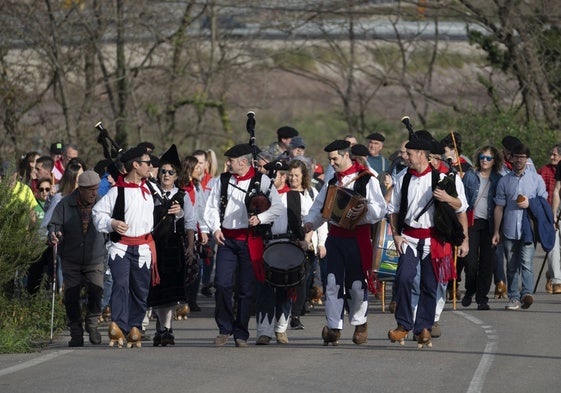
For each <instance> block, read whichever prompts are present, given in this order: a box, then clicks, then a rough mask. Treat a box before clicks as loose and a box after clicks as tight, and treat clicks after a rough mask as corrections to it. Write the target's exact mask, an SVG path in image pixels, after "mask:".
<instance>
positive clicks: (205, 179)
mask: <svg viewBox="0 0 561 393" xmlns="http://www.w3.org/2000/svg"><path fill="white" fill-rule="evenodd" d="M211 179H212V176H210V173H208V172H205V175H204V176H203V178H202V180H201V186H202V187H203V190H210V188H208V187H207V185H208V182H209V181H210V180H211Z"/></svg>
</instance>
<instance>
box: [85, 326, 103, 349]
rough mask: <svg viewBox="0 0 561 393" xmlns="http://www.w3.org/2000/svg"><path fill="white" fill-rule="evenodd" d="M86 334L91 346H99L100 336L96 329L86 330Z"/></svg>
mask: <svg viewBox="0 0 561 393" xmlns="http://www.w3.org/2000/svg"><path fill="white" fill-rule="evenodd" d="M88 334H89V335H90V343H92V344H93V345H99V344H101V334H100V333H99V332H98V331H97V327H90V328H88Z"/></svg>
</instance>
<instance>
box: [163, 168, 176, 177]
mask: <svg viewBox="0 0 561 393" xmlns="http://www.w3.org/2000/svg"><path fill="white" fill-rule="evenodd" d="M160 174H162V175H165V174H168V175H170V176H173V175H175V171H174V170H173V169H161V170H160Z"/></svg>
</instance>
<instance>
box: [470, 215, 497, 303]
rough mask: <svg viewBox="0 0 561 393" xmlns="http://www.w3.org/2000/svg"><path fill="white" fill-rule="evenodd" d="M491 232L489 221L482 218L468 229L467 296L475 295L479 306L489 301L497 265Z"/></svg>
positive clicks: (477, 219) (476, 220)
mask: <svg viewBox="0 0 561 393" xmlns="http://www.w3.org/2000/svg"><path fill="white" fill-rule="evenodd" d="M490 231H491V228H489V221H488V220H485V219H481V218H476V219H475V222H474V224H473V226H471V227H469V228H468V234H469V253H468V255H467V256H466V258H465V262H466V265H465V269H466V283H465V287H466V296H473V295H475V301H476V302H477V304H483V303H487V302H488V301H489V298H488V297H487V294H488V293H489V290H490V288H491V281H492V278H493V270H494V268H495V263H496V253H495V250H494V249H493V246H492V245H491V239H492V234H491V232H490Z"/></svg>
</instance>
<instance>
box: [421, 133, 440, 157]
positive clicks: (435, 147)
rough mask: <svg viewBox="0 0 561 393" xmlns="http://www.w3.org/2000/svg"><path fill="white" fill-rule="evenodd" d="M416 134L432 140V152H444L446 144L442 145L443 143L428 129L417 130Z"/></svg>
mask: <svg viewBox="0 0 561 393" xmlns="http://www.w3.org/2000/svg"><path fill="white" fill-rule="evenodd" d="M415 136H416V137H417V138H419V139H424V140H427V141H429V142H430V144H431V148H430V152H431V154H444V146H442V144H441V143H440V142H439V141H437V140H436V139H434V138H433V136H432V135H431V133H430V132H428V131H427V130H418V131H415Z"/></svg>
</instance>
